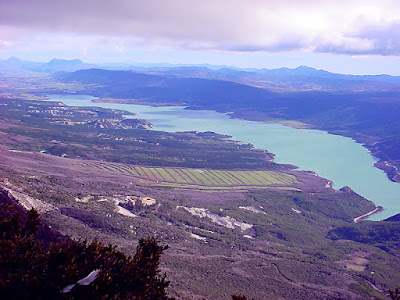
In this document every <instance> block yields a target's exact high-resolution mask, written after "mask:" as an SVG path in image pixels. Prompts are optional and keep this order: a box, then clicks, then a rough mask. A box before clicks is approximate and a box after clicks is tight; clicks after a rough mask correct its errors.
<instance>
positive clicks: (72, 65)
mask: <svg viewBox="0 0 400 300" xmlns="http://www.w3.org/2000/svg"><path fill="white" fill-rule="evenodd" d="M93 67H95V65H91V64H86V63H84V62H82V61H81V60H79V59H73V60H66V59H57V58H54V59H52V60H50V61H49V62H47V63H41V62H33V61H27V60H22V59H19V58H17V57H10V58H9V59H6V60H1V61H0V72H1V71H3V72H4V71H11V72H12V71H14V72H22V71H33V72H46V73H54V72H60V71H66V72H73V71H77V70H82V69H90V68H93Z"/></svg>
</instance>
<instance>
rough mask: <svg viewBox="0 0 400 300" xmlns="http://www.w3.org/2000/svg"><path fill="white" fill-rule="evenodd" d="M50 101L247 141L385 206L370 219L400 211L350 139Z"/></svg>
mask: <svg viewBox="0 0 400 300" xmlns="http://www.w3.org/2000/svg"><path fill="white" fill-rule="evenodd" d="M49 98H50V100H52V101H61V102H63V103H64V104H65V105H68V106H97V107H104V108H112V109H121V110H125V111H129V112H133V113H135V114H136V115H135V118H140V119H146V120H148V121H150V122H151V123H152V124H153V125H154V126H155V128H154V130H161V131H169V132H176V131H214V132H217V133H221V134H227V135H230V136H232V139H233V140H236V141H242V142H244V143H251V144H253V145H254V147H255V148H259V149H266V150H268V151H270V152H272V153H274V154H275V161H276V162H277V163H285V164H293V165H296V166H298V167H299V169H300V170H312V171H315V172H316V173H318V175H319V176H321V177H324V178H327V179H329V180H331V181H332V182H333V183H334V186H333V187H334V188H335V189H339V188H341V187H343V186H346V185H347V186H349V187H350V188H352V189H353V190H354V191H355V192H357V193H358V194H360V195H362V196H363V197H365V198H367V199H370V200H372V201H374V203H375V204H377V205H381V206H383V207H384V208H385V210H384V211H382V212H380V213H378V214H374V215H373V216H371V217H370V218H369V219H370V220H382V219H385V218H387V217H389V216H392V215H394V214H397V213H400V184H399V183H394V182H392V181H390V180H389V179H388V178H387V177H386V174H385V173H384V172H383V171H381V170H379V169H377V168H375V167H374V166H373V164H374V163H375V161H376V160H375V159H374V157H373V156H371V155H370V153H369V151H368V150H367V149H366V148H364V147H363V146H362V145H360V144H357V143H356V142H354V141H353V140H352V139H350V138H347V137H341V136H337V135H332V134H328V133H326V132H324V131H319V130H307V129H294V128H290V127H287V126H283V125H280V124H266V123H260V122H252V121H245V120H241V119H232V118H230V116H229V115H227V114H223V113H218V112H215V111H208V110H201V111H200V110H188V109H185V107H181V106H168V107H151V106H145V105H131V104H111V103H93V102H91V100H92V99H95V97H92V96H87V95H49Z"/></svg>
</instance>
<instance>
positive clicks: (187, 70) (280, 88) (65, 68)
mask: <svg viewBox="0 0 400 300" xmlns="http://www.w3.org/2000/svg"><path fill="white" fill-rule="evenodd" d="M90 68H101V69H108V70H133V71H136V72H139V73H145V74H152V75H162V76H163V77H164V76H167V77H178V78H203V79H217V80H224V81H232V82H236V83H242V84H246V85H250V86H254V87H260V88H267V89H269V90H271V91H276V92H294V91H295V92H297V91H329V92H343V91H345V92H349V91H366V90H367V91H382V90H385V91H394V90H395V91H399V90H400V76H390V75H385V74H382V75H347V74H337V73H331V72H328V71H325V70H317V69H315V68H311V67H307V66H300V67H297V68H294V69H291V68H278V69H265V68H264V69H248V68H247V69H246V68H236V67H229V66H213V65H171V64H128V63H125V64H124V63H121V64H102V65H94V64H87V63H84V62H82V61H81V60H79V59H74V60H65V59H56V58H55V59H52V60H51V61H49V62H46V63H43V62H32V61H26V60H21V59H19V58H17V57H11V58H9V59H6V60H0V72H1V73H7V72H24V71H25V72H41V73H56V72H73V71H77V70H82V69H90Z"/></svg>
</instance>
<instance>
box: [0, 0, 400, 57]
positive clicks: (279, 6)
mask: <svg viewBox="0 0 400 300" xmlns="http://www.w3.org/2000/svg"><path fill="white" fill-rule="evenodd" d="M398 16H400V3H399V1H397V0H380V1H379V2H378V1H376V0H363V1H361V0H336V1H330V0H297V1H293V0H279V1H278V0H269V1H265V0H246V1H243V0H218V1H216V0H202V1H198V0H168V1H167V0H146V1H141V0H113V1H109V0H86V1H81V0H79V1H78V0H69V1H65V0H58V1H55V0H36V1H31V0H3V1H1V3H0V26H1V28H3V31H7V30H6V29H4V28H8V31H7V32H12V31H18V32H19V33H18V34H15V35H13V34H12V33H11V34H4V35H3V34H1V35H0V45H14V44H15V41H16V40H19V39H21V32H25V33H26V34H29V36H32V35H35V34H38V35H43V34H44V33H47V34H49V36H50V35H56V34H70V35H76V36H80V37H87V38H88V39H96V40H97V41H100V40H101V39H104V40H108V39H113V40H114V39H119V41H118V42H115V43H114V46H113V47H114V49H116V50H117V51H120V52H123V51H125V50H126V49H128V48H129V47H134V46H137V45H139V46H147V47H149V48H154V47H161V48H164V47H169V48H179V49H188V50H208V51H227V52H263V51H264V52H282V51H314V52H329V53H340V54H352V55H359V54H380V55H399V54H400V41H399V40H400V34H399V33H400V29H399V28H400V25H399V24H400V18H399V17H398ZM382 20H384V22H382ZM1 28H0V33H2V31H1ZM49 42H50V43H51V41H49Z"/></svg>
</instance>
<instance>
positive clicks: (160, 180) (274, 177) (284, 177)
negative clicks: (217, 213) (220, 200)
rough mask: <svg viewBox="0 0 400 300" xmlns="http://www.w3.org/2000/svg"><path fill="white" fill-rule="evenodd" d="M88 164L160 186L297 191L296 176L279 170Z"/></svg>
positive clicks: (88, 164) (91, 166)
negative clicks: (267, 188) (295, 186)
mask: <svg viewBox="0 0 400 300" xmlns="http://www.w3.org/2000/svg"><path fill="white" fill-rule="evenodd" d="M83 165H84V166H85V167H88V168H97V169H100V170H106V171H111V172H118V173H121V174H126V175H130V176H134V177H137V178H140V179H142V180H145V181H147V182H148V183H153V184H158V185H161V186H170V187H180V188H194V189H207V190H210V189H216V190H220V189H236V190H237V189H248V188H265V187H274V188H284V189H290V190H297V189H296V188H294V187H293V184H295V183H298V180H297V178H296V177H295V176H294V175H290V174H286V173H283V172H278V171H225V170H223V171H221V170H209V169H189V168H169V167H143V166H136V165H128V164H115V163H108V162H90V163H83Z"/></svg>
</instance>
